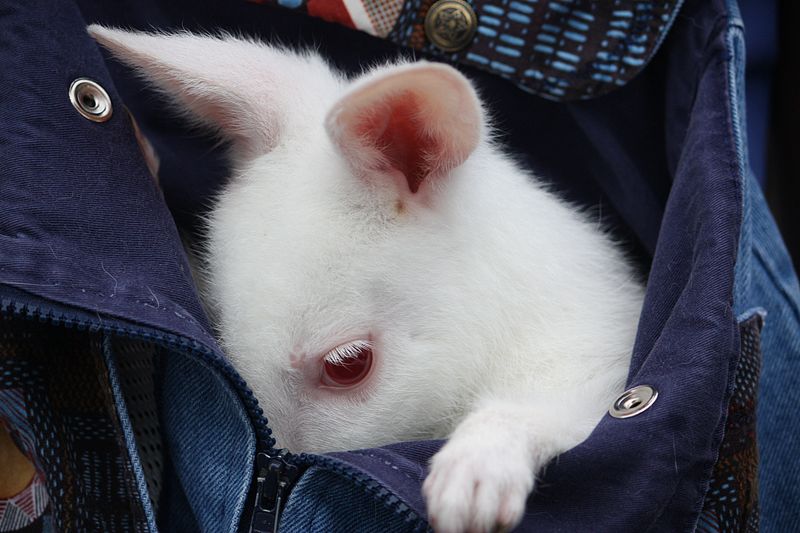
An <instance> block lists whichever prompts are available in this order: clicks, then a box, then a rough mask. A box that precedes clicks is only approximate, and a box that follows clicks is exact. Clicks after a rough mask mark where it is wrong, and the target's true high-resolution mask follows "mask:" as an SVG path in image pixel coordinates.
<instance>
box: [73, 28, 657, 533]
mask: <svg viewBox="0 0 800 533" xmlns="http://www.w3.org/2000/svg"><path fill="white" fill-rule="evenodd" d="M89 32H90V33H91V34H92V35H93V36H94V37H95V38H96V39H97V40H98V41H99V42H100V43H101V44H102V45H103V46H105V47H106V48H108V49H109V50H110V51H111V52H112V53H113V54H114V55H115V56H116V57H117V58H119V59H120V60H121V61H123V62H125V63H127V64H129V65H131V66H133V67H135V68H136V69H137V70H138V71H139V73H140V74H141V75H142V76H143V77H145V78H146V79H147V80H149V82H151V83H152V84H153V85H155V86H156V87H157V88H158V89H160V90H161V91H162V92H163V93H164V94H165V95H166V96H167V97H169V98H170V99H171V100H172V101H174V103H175V104H176V106H177V108H178V109H179V110H180V111H182V112H183V113H184V114H185V115H187V116H189V117H190V118H191V119H192V120H194V121H196V122H199V123H201V124H202V125H205V126H208V127H211V128H215V129H216V130H217V131H218V132H219V134H220V135H221V136H222V137H224V138H225V139H226V140H228V141H229V142H230V146H231V162H232V169H233V170H232V175H231V177H230V180H229V181H228V183H227V184H226V185H225V186H224V188H223V189H222V191H221V192H220V193H219V195H218V197H217V198H216V201H215V204H214V207H213V209H212V210H211V213H210V215H209V218H208V223H207V228H206V230H207V241H206V242H205V243H204V249H203V253H202V257H201V261H202V268H201V270H202V272H201V273H200V277H201V278H202V286H203V293H204V298H205V301H206V304H207V305H208V307H209V309H210V311H211V315H212V317H213V320H214V321H215V323H216V326H217V328H218V331H219V332H220V337H221V338H220V342H221V345H222V346H223V349H224V350H225V352H226V354H227V355H228V356H229V357H230V359H231V361H232V362H233V364H234V365H235V366H236V368H237V369H238V370H239V372H240V373H241V374H242V376H243V377H244V378H245V379H246V380H247V382H248V383H249V384H250V386H251V387H252V388H253V390H254V391H255V394H256V396H257V397H258V399H259V401H260V402H261V404H262V406H263V408H264V410H265V411H266V413H267V415H268V417H269V420H270V422H271V426H272V428H273V430H274V434H275V436H276V438H277V439H278V443H279V445H281V446H283V447H287V448H288V449H289V450H291V451H306V452H327V451H334V450H347V449H356V448H364V447H373V446H380V445H383V444H388V443H392V442H397V441H403V440H412V439H434V438H447V439H449V440H448V442H447V443H446V444H445V445H444V447H443V448H442V449H441V451H440V452H439V453H438V454H436V455H435V456H434V457H433V459H432V461H431V464H430V473H429V475H428V477H427V479H426V480H425V482H424V485H423V492H424V495H425V498H426V501H427V506H428V517H429V520H430V522H431V524H432V525H433V526H434V528H435V529H436V530H437V531H442V532H456V531H464V530H469V531H491V530H492V529H494V528H496V527H502V528H511V527H513V526H514V525H516V524H517V523H518V522H519V521H520V519H521V517H522V515H523V513H524V510H525V502H526V499H527V498H528V495H529V494H530V493H531V491H532V490H533V488H534V481H535V476H536V474H537V473H538V472H539V471H540V470H541V469H542V467H544V466H545V465H546V464H547V463H548V461H550V460H551V459H553V458H554V457H555V456H557V455H558V454H560V453H562V452H564V451H566V450H568V449H570V448H572V447H573V446H575V445H577V444H578V443H580V442H581V441H583V440H584V439H586V438H587V437H588V435H589V434H590V432H591V431H592V429H593V428H594V427H595V426H596V425H597V423H598V421H599V420H600V419H601V417H602V416H603V415H604V413H605V412H606V410H607V409H608V407H609V405H610V403H611V402H612V401H613V398H614V397H615V396H616V395H617V394H618V393H620V392H621V390H622V388H623V385H624V381H625V377H626V374H627V371H628V365H629V361H630V352H631V349H632V346H633V340H634V334H635V331H636V326H637V322H638V317H639V313H640V309H641V305H642V298H643V289H642V287H641V285H640V283H639V282H638V281H637V280H636V276H635V274H634V273H633V270H632V268H631V266H630V265H629V264H628V263H627V261H626V259H625V258H624V257H623V254H622V253H620V251H619V250H618V249H617V248H616V247H615V245H614V244H613V243H612V241H611V239H610V238H609V237H608V236H607V235H606V234H604V233H603V232H602V231H601V230H599V229H598V227H597V225H596V224H595V223H592V222H589V221H588V219H587V218H586V217H585V216H584V215H583V214H582V213H580V212H579V211H578V210H577V209H576V208H574V207H573V206H570V205H569V204H567V203H566V202H564V201H563V200H561V199H559V198H558V197H556V196H555V195H553V194H551V193H550V192H548V191H547V190H546V189H545V188H544V187H543V186H542V184H541V183H539V182H538V181H537V179H536V178H535V177H534V176H532V175H531V174H530V173H529V172H527V171H525V170H523V169H521V168H520V167H519V166H517V165H516V164H515V163H514V162H513V161H512V160H511V159H510V158H509V157H507V156H505V155H504V154H503V152H502V151H501V150H500V149H499V148H498V146H496V145H495V143H494V142H493V141H492V137H491V129H490V126H489V124H488V121H487V118H486V111H485V110H484V108H483V107H482V105H481V101H480V99H479V98H478V95H477V94H476V91H475V89H474V88H473V86H472V84H471V83H470V81H469V80H467V78H466V77H464V76H463V75H462V74H460V73H459V72H458V71H457V70H456V69H454V68H452V67H450V66H447V65H444V64H438V63H427V62H419V63H403V62H401V63H394V64H387V65H384V66H380V67H377V68H374V69H372V70H370V71H369V72H367V73H365V74H363V75H362V76H359V77H357V78H356V79H354V80H349V79H347V78H346V77H344V76H343V75H341V74H338V73H336V72H335V71H333V70H331V68H330V67H328V66H327V65H326V63H325V62H324V61H323V60H322V59H321V58H320V57H319V56H317V55H316V54H314V53H311V52H302V53H297V52H293V51H290V50H287V49H284V48H278V47H274V46H270V45H267V44H263V43H259V42H256V41H252V40H246V39H241V38H234V37H230V36H225V37H210V36H196V35H191V34H188V33H178V34H171V35H165V34H145V33H132V32H126V31H120V30H112V29H106V28H103V27H100V26H91V27H90V28H89ZM534 497H535V496H534Z"/></svg>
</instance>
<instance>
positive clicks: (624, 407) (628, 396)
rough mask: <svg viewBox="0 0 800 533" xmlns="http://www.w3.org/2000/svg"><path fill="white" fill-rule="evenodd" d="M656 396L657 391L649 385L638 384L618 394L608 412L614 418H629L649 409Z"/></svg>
mask: <svg viewBox="0 0 800 533" xmlns="http://www.w3.org/2000/svg"><path fill="white" fill-rule="evenodd" d="M656 398H658V391H657V390H656V389H654V388H653V387H651V386H650V385H638V386H636V387H633V388H631V389H628V390H626V391H625V392H623V393H622V394H620V395H619V396H618V397H617V399H616V400H614V404H613V405H612V406H611V409H609V410H608V414H610V415H611V416H613V417H614V418H630V417H632V416H636V415H638V414H640V413H643V412H645V411H647V410H648V409H650V406H651V405H653V403H654V402H655V401H656Z"/></svg>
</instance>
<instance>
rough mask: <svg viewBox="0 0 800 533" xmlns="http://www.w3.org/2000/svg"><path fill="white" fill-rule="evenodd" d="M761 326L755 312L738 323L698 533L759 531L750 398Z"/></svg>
mask: <svg viewBox="0 0 800 533" xmlns="http://www.w3.org/2000/svg"><path fill="white" fill-rule="evenodd" d="M761 326H762V318H761V317H760V316H755V317H753V318H751V319H749V320H747V321H746V322H745V323H744V324H742V325H741V328H740V335H741V346H742V348H741V355H740V356H739V365H738V367H737V370H736V376H735V378H734V390H733V396H732V397H731V401H730V403H729V404H728V419H727V421H726V422H725V438H724V439H723V440H722V445H721V446H720V449H719V458H718V459H717V463H716V464H715V465H714V473H713V477H712V478H711V481H710V482H709V486H708V492H707V493H706V499H705V502H704V504H703V512H702V513H701V514H700V520H699V521H698V524H697V529H696V531H697V532H700V533H723V532H724V533H729V532H740V531H744V532H757V531H758V530H759V525H758V515H759V508H758V446H757V443H756V397H757V393H758V377H759V374H760V369H761V342H760V332H761Z"/></svg>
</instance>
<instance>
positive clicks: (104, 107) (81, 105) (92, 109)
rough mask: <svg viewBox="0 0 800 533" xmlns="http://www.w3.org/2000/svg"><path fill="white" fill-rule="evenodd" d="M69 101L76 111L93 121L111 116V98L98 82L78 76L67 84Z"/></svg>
mask: <svg viewBox="0 0 800 533" xmlns="http://www.w3.org/2000/svg"><path fill="white" fill-rule="evenodd" d="M69 101H70V102H72V106H73V107H74V108H75V109H77V110H78V113H80V114H81V115H83V116H84V117H85V118H88V119H89V120H91V121H94V122H105V121H106V120H108V119H110V118H111V112H112V108H111V98H109V96H108V93H107V92H106V90H105V89H103V88H102V87H101V86H100V85H99V84H97V83H95V82H93V81H92V80H90V79H87V78H78V79H77V80H75V81H73V82H72V83H71V84H70V86H69Z"/></svg>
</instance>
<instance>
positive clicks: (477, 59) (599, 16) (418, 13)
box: [248, 0, 683, 101]
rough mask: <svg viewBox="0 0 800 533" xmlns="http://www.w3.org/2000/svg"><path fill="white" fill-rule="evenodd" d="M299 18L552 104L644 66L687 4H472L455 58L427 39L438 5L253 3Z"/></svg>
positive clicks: (367, 0) (588, 94)
mask: <svg viewBox="0 0 800 533" xmlns="http://www.w3.org/2000/svg"><path fill="white" fill-rule="evenodd" d="M248 1H250V2H252V3H258V4H269V5H277V6H281V7H285V8H289V9H295V10H299V11H302V12H304V13H306V14H308V15H310V16H312V17H317V18H321V19H323V20H327V21H329V22H335V23H337V24H341V25H344V26H346V27H348V28H353V29H358V30H361V31H364V32H367V33H369V34H370V35H375V36H377V37H381V38H385V39H388V40H390V41H392V42H394V43H396V44H398V45H401V46H406V47H410V48H413V49H414V50H417V51H420V52H424V53H426V54H429V55H430V56H433V57H434V58H438V59H440V60H442V61H447V62H450V63H460V64H463V65H469V66H472V67H476V68H479V69H482V70H485V71H488V72H491V73H493V74H496V75H498V76H502V77H504V78H507V79H509V80H511V81H512V82H514V83H515V84H516V85H517V86H519V87H520V88H522V89H524V90H526V91H529V92H532V93H535V94H538V95H539V96H542V97H544V98H548V99H551V100H561V101H567V100H577V99H588V98H594V97H597V96H600V95H603V94H606V93H608V92H610V91H612V90H614V89H615V88H617V87H620V86H622V85H625V84H626V83H627V82H629V81H630V80H631V79H633V78H634V77H635V76H636V75H637V74H638V73H639V72H641V70H642V69H643V68H644V67H645V66H646V65H647V63H648V62H649V61H650V59H651V58H652V57H653V55H654V54H655V52H656V50H657V49H658V47H659V46H660V44H661V42H662V41H663V39H664V37H665V35H666V34H667V32H668V30H669V28H670V26H671V25H672V22H673V20H674V18H675V16H676V14H677V12H678V9H679V8H680V6H681V4H682V3H683V1H682V0H664V1H661V2H655V1H652V0H649V1H641V0H640V1H635V0H608V1H604V2H596V1H590V0H558V1H550V0H548V1H545V0H495V1H492V2H488V1H484V0H472V1H470V2H469V3H470V4H471V5H472V7H473V9H474V10H475V13H476V14H477V16H478V27H477V32H476V34H475V37H474V38H473V40H472V42H471V43H470V44H468V45H467V47H466V48H464V49H463V50H460V51H458V52H455V53H446V52H442V51H441V50H439V49H438V48H436V47H435V46H434V45H433V44H431V43H430V41H429V40H428V37H427V36H426V35H425V28H424V22H425V16H426V15H427V13H428V10H429V9H430V7H431V6H432V5H433V4H434V3H435V2H434V1H433V0H407V1H402V0H248Z"/></svg>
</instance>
